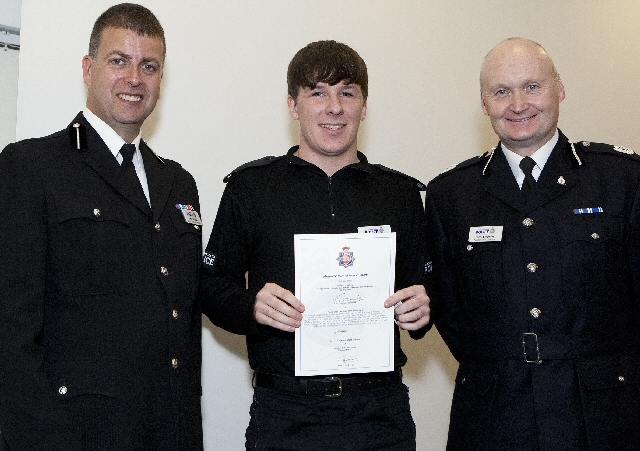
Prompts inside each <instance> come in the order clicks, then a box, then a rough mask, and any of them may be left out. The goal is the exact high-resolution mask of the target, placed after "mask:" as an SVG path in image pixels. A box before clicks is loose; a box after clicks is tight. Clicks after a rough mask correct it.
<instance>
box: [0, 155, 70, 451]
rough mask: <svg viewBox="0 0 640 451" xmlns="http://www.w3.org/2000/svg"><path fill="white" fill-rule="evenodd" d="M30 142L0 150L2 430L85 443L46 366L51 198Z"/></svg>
mask: <svg viewBox="0 0 640 451" xmlns="http://www.w3.org/2000/svg"><path fill="white" fill-rule="evenodd" d="M22 150H25V151H26V152H22ZM30 150H31V149H21V148H19V146H18V145H16V144H12V145H9V146H7V147H6V148H5V149H4V150H3V151H2V153H0V362H1V364H0V431H1V433H2V437H3V438H4V440H5V441H6V442H7V444H8V445H9V448H10V449H16V450H24V451H27V450H44V449H47V450H81V449H82V445H81V441H80V437H79V435H77V434H78V433H77V432H75V429H74V426H73V425H72V424H70V423H71V422H70V419H69V417H68V415H67V413H66V411H65V408H64V406H63V404H62V402H61V401H60V400H58V398H57V395H56V388H55V387H53V386H52V385H51V384H50V383H49V382H48V380H47V378H46V376H45V373H44V368H45V365H44V360H45V352H46V351H45V348H44V345H43V342H44V341H46V337H43V335H42V332H43V324H44V317H45V315H46V306H45V291H46V289H47V287H46V280H47V248H48V239H47V218H46V202H45V193H44V187H43V181H42V180H41V178H39V177H37V176H36V175H35V174H37V173H38V171H37V164H38V162H37V161H34V160H33V159H32V158H31V155H30V154H32V153H33V152H29V151H30ZM27 157H29V159H28V160H27Z"/></svg>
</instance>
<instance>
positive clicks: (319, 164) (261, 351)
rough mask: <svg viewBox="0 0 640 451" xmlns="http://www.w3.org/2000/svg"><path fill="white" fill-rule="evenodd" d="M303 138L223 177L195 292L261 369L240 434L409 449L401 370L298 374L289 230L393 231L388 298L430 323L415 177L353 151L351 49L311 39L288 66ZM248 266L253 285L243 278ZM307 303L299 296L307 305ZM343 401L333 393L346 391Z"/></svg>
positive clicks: (400, 315) (250, 438) (411, 437)
mask: <svg viewBox="0 0 640 451" xmlns="http://www.w3.org/2000/svg"><path fill="white" fill-rule="evenodd" d="M287 80H288V86H289V97H288V105H289V111H290V113H291V116H292V117H293V119H295V120H298V121H299V122H300V145H299V146H295V147H292V148H291V149H290V150H289V152H288V153H287V155H285V156H282V157H267V158H264V159H262V160H258V161H255V162H252V163H249V164H247V165H245V166H242V167H240V168H238V169H237V170H235V171H234V172H232V173H231V175H229V176H228V177H227V178H226V179H225V181H226V182H227V183H228V184H227V187H226V189H225V192H224V195H223V197H222V200H221V203H220V207H219V210H218V215H217V217H216V221H215V224H214V226H213V231H212V233H211V238H210V240H209V244H208V246H207V249H206V252H205V256H204V265H203V277H202V282H201V300H202V303H203V311H204V313H206V314H207V315H208V316H209V317H210V318H211V320H212V322H213V323H214V324H216V325H218V326H220V327H223V328H224V329H226V330H229V331H231V332H234V333H238V334H244V335H246V336H247V347H248V351H249V363H250V365H251V367H252V368H253V369H254V370H255V376H254V384H255V391H254V402H253V405H252V407H251V421H250V424H249V427H248V429H247V434H246V439H247V440H246V447H247V449H251V450H258V449H260V450H262V449H264V450H267V449H278V450H296V451H304V450H332V451H340V450H345V451H346V450H348V451H357V450H369V449H376V450H394V451H398V450H414V449H415V425H414V422H413V419H412V418H411V413H410V411H409V402H408V394H407V390H406V387H405V386H404V385H403V384H402V383H401V373H400V368H401V367H402V365H404V363H405V362H406V356H405V355H404V354H403V352H402V350H401V349H400V336H399V331H398V328H396V329H395V368H396V371H395V372H390V373H368V374H362V375H344V376H341V375H339V376H340V379H335V378H334V379H333V380H325V378H324V377H318V378H303V377H295V376H294V357H295V355H294V339H293V338H294V334H293V331H294V330H295V328H297V327H299V326H300V324H301V320H302V317H303V312H304V309H305V307H304V305H303V301H304V300H299V299H297V298H296V297H295V296H294V295H293V293H292V290H293V289H294V279H295V277H294V276H295V274H294V234H304V233H352V232H357V231H358V227H359V226H379V225H390V226H391V230H392V231H394V232H396V234H397V257H396V289H398V290H399V291H397V292H396V293H395V294H394V295H392V296H391V297H390V298H389V299H387V300H386V302H385V304H384V305H385V307H388V308H392V307H393V306H394V305H396V304H397V303H398V302H400V301H402V304H401V305H399V306H398V307H396V308H395V315H396V320H397V324H398V326H399V327H400V328H403V329H407V330H409V331H410V333H412V334H414V335H415V336H416V337H420V336H422V335H424V332H425V331H426V326H427V324H428V322H429V313H430V311H429V298H428V296H427V295H426V292H425V289H424V286H423V285H421V284H422V283H423V278H424V256H423V244H424V210H423V205H422V199H421V197H420V192H419V190H420V188H421V186H422V185H421V184H420V183H419V182H417V181H416V180H413V179H411V178H409V177H407V176H404V175H402V174H399V173H397V172H394V171H391V170H388V169H385V168H383V167H380V166H376V165H372V164H370V163H368V162H367V159H366V157H365V156H364V155H363V154H362V153H360V152H358V149H357V133H358V127H359V124H360V121H362V120H363V119H364V118H365V115H366V110H367V68H366V65H365V63H364V61H363V60H362V58H360V56H359V55H358V54H357V53H356V52H355V51H354V50H353V49H351V48H350V47H348V46H346V45H344V44H340V43H337V42H335V41H320V42H314V43H311V44H309V45H308V46H306V47H305V48H303V49H302V50H300V51H299V52H298V53H297V54H296V56H295V57H294V58H293V60H292V61H291V63H290V65H289V70H288V74H287ZM247 272H248V289H245V273H247ZM301 301H302V302H301ZM340 390H341V395H339V396H334V397H331V396H333V395H336V394H338V393H340Z"/></svg>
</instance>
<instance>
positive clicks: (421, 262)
mask: <svg viewBox="0 0 640 451" xmlns="http://www.w3.org/2000/svg"><path fill="white" fill-rule="evenodd" d="M407 202H408V206H407V212H408V214H407V218H406V222H405V224H404V225H405V226H406V227H407V230H406V232H405V233H406V236H407V239H406V240H405V241H406V242H405V243H404V247H405V249H404V250H403V253H402V254H400V253H399V254H398V255H397V256H396V287H395V288H396V291H397V290H400V289H402V288H406V287H410V286H412V285H424V286H425V289H427V286H426V278H425V277H426V273H425V235H426V230H425V217H424V205H423V203H422V197H421V196H420V191H418V190H417V189H412V191H411V195H410V196H407ZM399 251H400V249H399ZM427 294H429V292H428V291H427ZM431 326H432V323H431V321H429V323H428V324H427V325H426V326H424V327H422V328H421V329H418V330H410V331H408V332H409V336H410V337H411V338H413V339H415V340H418V339H420V338H422V337H424V336H425V335H426V333H427V332H428V331H429V330H430V329H431Z"/></svg>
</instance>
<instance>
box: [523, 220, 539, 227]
mask: <svg viewBox="0 0 640 451" xmlns="http://www.w3.org/2000/svg"><path fill="white" fill-rule="evenodd" d="M535 223H536V222H535V221H534V220H533V219H531V218H525V219H524V220H523V221H522V225H523V226H525V227H526V228H527V229H530V228H531V227H533V225H534V224H535Z"/></svg>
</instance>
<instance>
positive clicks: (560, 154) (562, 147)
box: [526, 134, 578, 211]
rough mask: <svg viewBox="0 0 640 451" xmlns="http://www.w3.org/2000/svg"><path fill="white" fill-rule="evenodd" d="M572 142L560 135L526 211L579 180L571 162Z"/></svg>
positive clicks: (560, 192)
mask: <svg viewBox="0 0 640 451" xmlns="http://www.w3.org/2000/svg"><path fill="white" fill-rule="evenodd" d="M570 154H571V144H570V143H569V141H568V139H567V138H566V137H565V136H564V135H562V134H561V135H560V139H558V143H557V144H556V146H555V147H554V149H553V151H552V152H551V155H550V156H549V159H548V160H547V162H546V164H545V165H544V169H543V170H542V172H541V173H540V177H539V178H538V182H537V183H536V186H535V188H534V189H533V190H532V192H531V195H530V196H529V202H528V203H527V206H526V211H532V210H535V209H536V208H539V207H541V206H542V205H544V204H546V203H548V202H551V201H552V200H553V199H555V198H556V197H558V196H560V195H562V194H564V193H566V192H567V191H568V190H569V189H570V188H571V187H572V186H573V185H574V184H575V183H576V182H577V180H578V178H577V177H576V176H575V175H574V174H575V170H576V169H575V168H574V167H572V164H571V160H570V158H571V156H570Z"/></svg>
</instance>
